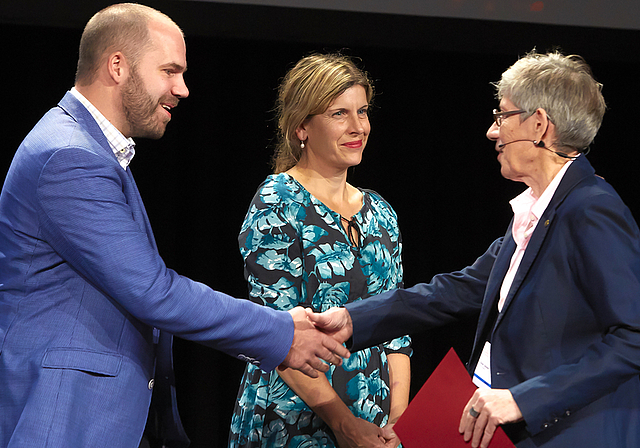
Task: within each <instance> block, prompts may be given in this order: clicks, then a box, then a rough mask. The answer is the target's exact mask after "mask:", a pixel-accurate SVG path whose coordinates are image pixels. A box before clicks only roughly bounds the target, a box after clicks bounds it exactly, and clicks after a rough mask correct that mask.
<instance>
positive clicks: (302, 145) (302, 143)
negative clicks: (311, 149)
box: [300, 140, 304, 149]
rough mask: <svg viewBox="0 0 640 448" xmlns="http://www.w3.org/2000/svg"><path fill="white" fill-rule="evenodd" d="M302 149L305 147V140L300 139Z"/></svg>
mask: <svg viewBox="0 0 640 448" xmlns="http://www.w3.org/2000/svg"><path fill="white" fill-rule="evenodd" d="M300 149H304V142H303V141H302V140H300Z"/></svg>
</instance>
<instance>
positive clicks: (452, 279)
mask: <svg viewBox="0 0 640 448" xmlns="http://www.w3.org/2000/svg"><path fill="white" fill-rule="evenodd" d="M501 245H502V238H499V239H497V240H496V241H494V242H493V243H492V244H491V246H490V247H489V249H487V251H486V252H485V253H484V254H483V255H482V256H481V257H480V258H478V259H477V260H476V261H475V262H474V263H473V264H472V265H471V266H468V267H466V268H464V269H462V270H461V271H457V272H452V273H449V274H439V275H436V276H435V277H434V278H433V279H432V280H431V282H430V283H420V284H418V285H415V286H413V287H412V288H408V289H395V290H393V291H389V292H385V293H383V294H380V295H378V296H374V297H370V298H368V299H367V300H362V301H358V302H354V303H350V304H348V305H346V308H347V310H348V311H349V314H350V315H351V320H352V322H353V346H352V347H351V348H350V350H351V351H357V350H361V349H363V348H365V347H370V346H373V345H377V344H379V343H382V342H384V341H388V340H390V339H393V338H396V337H399V336H402V335H405V334H411V333H415V332H417V331H422V330H427V329H431V328H436V327H439V326H442V325H446V324H448V323H450V322H454V321H456V320H459V319H461V318H463V317H468V316H472V315H474V314H478V313H479V312H480V308H481V306H482V300H483V297H484V292H485V288H486V286H487V280H488V278H489V274H490V273H491V269H492V268H493V264H494V262H495V259H496V256H497V254H498V251H499V250H500V247H501Z"/></svg>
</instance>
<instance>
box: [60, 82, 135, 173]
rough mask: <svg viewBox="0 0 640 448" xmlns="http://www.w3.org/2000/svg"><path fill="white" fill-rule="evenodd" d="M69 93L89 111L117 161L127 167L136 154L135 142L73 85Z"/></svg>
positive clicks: (124, 167)
mask: <svg viewBox="0 0 640 448" xmlns="http://www.w3.org/2000/svg"><path fill="white" fill-rule="evenodd" d="M71 93H72V94H73V96H74V97H76V99H77V100H78V101H80V102H81V103H82V105H83V106H84V107H85V108H86V109H87V110H88V111H89V113H90V114H91V116H92V117H93V118H94V119H95V120H96V123H98V126H99V127H100V130H102V133H103V134H104V136H105V137H106V138H107V141H108V142H109V146H110V147H111V150H112V151H113V153H114V154H115V156H116V158H117V159H118V163H119V164H120V166H121V167H122V168H123V169H125V170H126V169H127V167H128V166H129V163H131V159H133V156H134V155H135V154H136V149H135V145H136V143H135V142H134V141H133V139H132V138H127V137H125V136H124V135H123V134H122V132H120V131H119V130H118V128H116V127H115V126H114V125H113V124H111V122H110V121H109V120H107V119H106V118H105V116H104V115H102V113H101V112H100V111H99V110H98V109H97V108H96V107H95V106H94V105H93V104H91V102H90V101H89V100H88V99H86V98H85V96H84V95H82V94H81V93H80V92H78V91H77V90H76V88H75V87H72V88H71Z"/></svg>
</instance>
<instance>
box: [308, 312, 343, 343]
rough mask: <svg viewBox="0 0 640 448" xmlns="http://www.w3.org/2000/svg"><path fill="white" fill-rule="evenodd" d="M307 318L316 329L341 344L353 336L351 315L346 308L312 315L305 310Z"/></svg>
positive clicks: (312, 313)
mask: <svg viewBox="0 0 640 448" xmlns="http://www.w3.org/2000/svg"><path fill="white" fill-rule="evenodd" d="M307 316H308V317H309V319H310V320H311V322H313V323H314V324H315V326H316V327H318V328H319V329H320V330H322V331H323V332H324V333H326V334H328V335H330V336H332V337H333V338H334V339H335V340H337V341H338V342H340V343H341V344H342V343H344V342H345V341H346V340H347V339H349V338H350V337H351V335H353V324H352V322H351V315H350V314H349V311H347V309H346V308H331V309H330V310H328V311H325V312H324V313H314V312H312V311H311V310H310V309H307Z"/></svg>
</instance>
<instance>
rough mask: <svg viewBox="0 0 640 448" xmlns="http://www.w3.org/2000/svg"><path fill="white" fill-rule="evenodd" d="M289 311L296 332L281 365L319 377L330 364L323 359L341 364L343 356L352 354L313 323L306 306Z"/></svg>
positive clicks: (346, 356) (312, 376)
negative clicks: (305, 308) (308, 316)
mask: <svg viewBox="0 0 640 448" xmlns="http://www.w3.org/2000/svg"><path fill="white" fill-rule="evenodd" d="M289 313H290V314H291V317H293V324H294V329H295V332H294V334H293V342H292V343H291V348H290V349H289V353H288V354H287V357H286V358H284V361H282V364H281V367H291V368H292V369H296V370H299V371H301V372H302V373H304V374H305V375H308V376H310V377H311V378H317V377H318V371H320V372H326V371H327V370H329V365H328V364H325V363H324V362H322V361H321V360H322V359H323V360H325V361H326V362H328V363H331V364H336V365H340V364H342V358H348V357H349V356H350V353H349V350H347V349H346V348H345V347H344V346H343V345H342V344H341V343H340V342H338V341H336V339H334V338H332V337H331V336H329V335H326V334H324V333H322V332H321V331H319V330H318V329H317V328H316V327H315V325H314V324H313V323H311V321H310V320H309V319H308V318H307V313H306V312H305V310H304V308H301V307H296V308H294V309H292V310H291V311H289Z"/></svg>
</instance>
